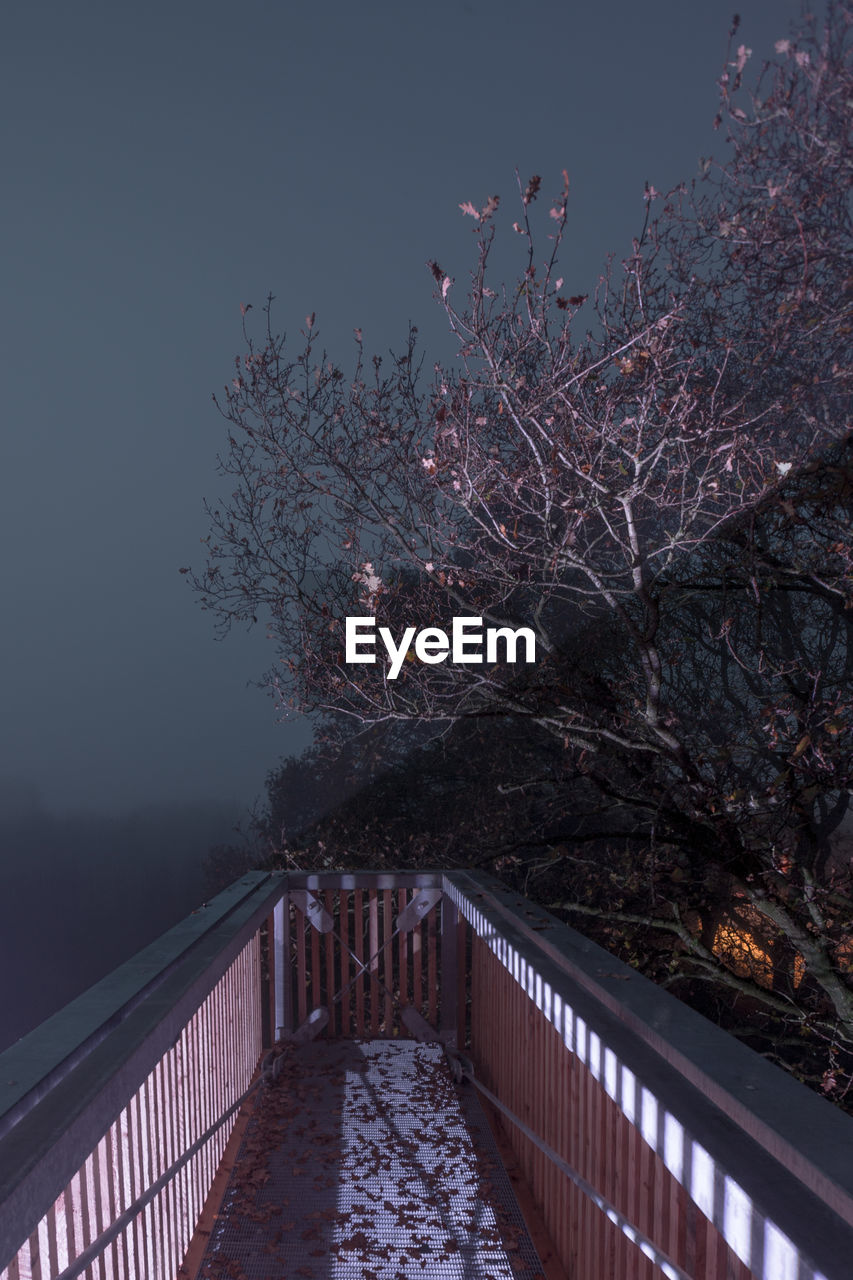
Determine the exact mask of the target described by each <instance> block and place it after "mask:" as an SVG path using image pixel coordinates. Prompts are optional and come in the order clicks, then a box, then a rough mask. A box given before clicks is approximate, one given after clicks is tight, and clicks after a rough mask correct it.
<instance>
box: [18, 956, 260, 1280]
mask: <svg viewBox="0 0 853 1280" xmlns="http://www.w3.org/2000/svg"><path fill="white" fill-rule="evenodd" d="M217 1007H218V1008H219V1009H220V1010H221V1009H223V1008H225V1007H228V1008H231V1009H236V1010H237V1012H236V1013H235V1016H234V1017H231V1018H228V1019H227V1020H223V1021H222V1023H221V1024H220V1026H221V1031H222V1035H221V1036H217V1035H215V1034H214V1026H215V1022H216V1013H215V1011H216V1009H217ZM260 1030H261V1021H260V944H259V937H258V934H257V933H255V935H254V936H253V937H251V938H250V940H249V942H248V943H246V944H245V946H244V947H243V948H242V950H241V951H239V952H238V954H237V955H236V957H235V958H234V960H233V961H232V962H231V964H230V966H229V967H228V968H227V969H226V970H225V972H224V973H223V974H222V977H221V978H220V980H219V982H218V983H217V984H216V986H214V987H213V989H212V990H211V991H210V993H209V994H208V996H207V997H206V999H205V1000H204V1001H203V1002H202V1004H201V1005H200V1006H199V1008H198V1009H197V1010H196V1012H195V1014H193V1015H192V1017H191V1018H190V1020H189V1022H188V1023H187V1024H186V1026H185V1027H184V1028H183V1030H182V1031H181V1033H180V1035H179V1037H178V1040H177V1041H176V1043H175V1044H174V1045H173V1046H172V1048H171V1049H170V1050H168V1051H167V1053H166V1054H165V1055H164V1057H163V1058H162V1059H161V1060H160V1061H159V1062H158V1063H156V1064H155V1065H154V1067H153V1069H152V1070H151V1072H150V1073H149V1075H148V1076H147V1077H146V1079H145V1080H143V1081H142V1083H141V1084H140V1086H139V1088H138V1089H137V1091H136V1092H135V1093H134V1094H133V1095H132V1097H131V1098H130V1099H129V1100H128V1102H127V1104H126V1106H125V1107H124V1109H123V1110H122V1112H121V1114H120V1115H119V1117H118V1118H117V1120H116V1121H115V1122H114V1123H113V1124H112V1125H111V1126H110V1127H109V1129H108V1131H107V1132H106V1133H105V1134H104V1135H103V1136H102V1137H101V1138H100V1139H99V1140H98V1142H97V1143H96V1144H95V1147H94V1148H93V1150H92V1151H91V1153H90V1154H89V1156H88V1157H87V1159H86V1160H85V1161H84V1163H83V1165H82V1167H81V1169H80V1170H78V1172H77V1173H75V1174H74V1175H73V1176H72V1178H71V1181H70V1182H69V1184H68V1187H67V1188H66V1189H65V1191H64V1192H62V1193H60V1195H59V1197H58V1198H57V1200H56V1201H55V1202H54V1204H52V1205H50V1206H49V1207H48V1209H47V1211H46V1213H45V1214H44V1216H43V1217H42V1219H41V1221H40V1222H39V1223H38V1225H37V1227H36V1228H35V1231H34V1233H33V1235H32V1236H31V1237H30V1239H29V1240H27V1241H25V1243H24V1244H23V1245H22V1246H21V1248H20V1249H19V1250H18V1252H17V1254H16V1255H15V1257H14V1258H13V1259H12V1260H11V1262H10V1263H9V1265H8V1266H7V1267H6V1268H5V1269H4V1270H3V1271H2V1272H0V1280H15V1278H16V1277H19V1278H20V1280H24V1277H27V1276H29V1275H31V1274H39V1268H41V1270H40V1274H41V1275H42V1276H46V1275H47V1274H50V1275H51V1276H60V1275H62V1276H66V1277H69V1278H70V1277H71V1276H77V1275H80V1274H82V1273H83V1272H84V1271H85V1270H86V1268H87V1267H91V1268H92V1271H91V1274H92V1276H93V1277H97V1280H173V1277H174V1276H175V1274H176V1273H177V1270H178V1267H179V1266H180V1264H181V1262H182V1261H183V1258H184V1256H185V1254H186V1251H187V1249H188V1247H189V1243H190V1238H191V1236H192V1232H193V1230H194V1228H195V1223H196V1221H197V1218H198V1216H199V1214H200V1213H201V1210H202V1207H203V1204H204V1200H205V1198H206V1196H207V1192H208V1190H209V1188H210V1184H211V1182H212V1181H213V1177H214V1175H215V1173H216V1169H217V1168H218V1165H219V1161H220V1158H221V1155H222V1151H223V1149H224V1146H225V1141H226V1139H227V1136H228V1132H230V1128H229V1122H230V1125H232V1126H233V1117H234V1116H235V1115H236V1110H237V1109H238V1107H239V1101H238V1102H237V1103H233V1104H231V1105H229V1107H228V1111H227V1114H226V1116H225V1117H224V1118H222V1119H221V1120H220V1121H219V1123H218V1124H217V1125H216V1126H215V1127H214V1128H213V1129H212V1130H211V1131H210V1132H208V1130H209V1129H210V1125H209V1124H208V1119H209V1118H210V1117H211V1116H212V1110H211V1107H212V1098H213V1089H212V1087H211V1085H210V1083H209V1081H210V1076H211V1074H213V1075H218V1076H221V1077H222V1079H221V1084H222V1091H223V1094H222V1097H223V1099H224V1100H225V1101H228V1099H233V1098H234V1089H235V1087H239V1086H240V1085H241V1082H243V1083H248V1080H249V1079H250V1077H251V1075H252V1074H253V1072H254V1069H255V1066H256V1063H257V1061H258V1058H259V1056H260V1052H261V1046H260ZM211 1051H214V1052H213V1057H210V1056H209V1055H210V1053H211ZM217 1062H218V1064H219V1069H218V1070H217V1069H216V1064H217ZM241 1092H242V1090H241ZM214 1118H215V1117H214ZM200 1133H201V1134H202V1137H201V1138H200V1139H199V1138H198V1136H197V1135H199V1134H200ZM164 1169H166V1170H168V1176H165V1177H164V1175H163V1171H164ZM93 1241H94V1242H96V1243H95V1244H93ZM46 1267H47V1268H49V1270H47V1269H46Z"/></svg>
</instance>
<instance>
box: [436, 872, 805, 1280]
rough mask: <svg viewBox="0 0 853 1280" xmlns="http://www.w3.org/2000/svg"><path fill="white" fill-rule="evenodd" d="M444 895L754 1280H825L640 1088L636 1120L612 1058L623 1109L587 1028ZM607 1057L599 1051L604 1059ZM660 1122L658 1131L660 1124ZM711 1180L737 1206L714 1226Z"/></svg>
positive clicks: (483, 925) (476, 915)
mask: <svg viewBox="0 0 853 1280" xmlns="http://www.w3.org/2000/svg"><path fill="white" fill-rule="evenodd" d="M445 892H446V893H447V895H448V897H449V898H450V899H451V901H452V902H453V903H454V905H455V906H456V909H457V910H458V911H459V912H460V913H461V914H462V915H463V916H464V917H465V918H466V919H467V920H468V922H469V924H470V925H471V927H472V928H473V930H474V932H475V933H476V934H477V936H478V937H479V938H481V939H482V941H483V942H485V943H486V945H487V946H488V947H489V950H490V951H491V952H492V953H493V954H494V955H495V956H496V957H497V959H498V960H499V961H500V962H501V964H502V965H503V967H504V968H505V969H506V970H507V972H508V973H509V974H511V975H512V976H513V977H514V978H515V980H516V982H518V984H519V985H520V986H521V988H522V990H524V991H525V992H526V993H527V994H528V995H529V996H530V998H531V999H532V1000H533V1001H534V1003H535V1004H536V1006H537V1008H538V1009H539V1010H540V1012H542V1014H543V1016H545V1017H547V1019H548V1021H549V1022H550V1023H551V1024H552V1026H554V1027H555V1029H556V1030H557V1031H558V1033H559V1034H560V1036H561V1038H562V1040H563V1043H564V1044H565V1046H566V1048H567V1049H568V1050H569V1051H570V1052H571V1053H574V1054H575V1055H576V1056H577V1057H578V1059H579V1060H580V1061H581V1062H582V1063H584V1065H585V1066H586V1067H587V1068H588V1070H589V1071H590V1074H591V1075H592V1076H593V1078H594V1079H596V1080H597V1081H598V1082H599V1083H600V1084H601V1085H602V1087H603V1088H604V1089H605V1091H606V1092H607V1094H608V1096H609V1097H610V1098H611V1099H612V1100H613V1102H615V1103H616V1105H617V1106H618V1107H619V1109H620V1110H621V1111H622V1113H623V1114H624V1115H625V1116H626V1118H627V1119H629V1120H630V1122H631V1123H632V1124H633V1125H634V1126H635V1127H638V1128H639V1130H640V1132H641V1133H642V1136H643V1138H644V1140H645V1141H646V1142H647V1143H648V1145H649V1146H650V1147H651V1149H652V1150H653V1151H654V1152H655V1153H656V1154H657V1155H658V1156H660V1158H661V1159H662V1161H663V1163H664V1164H665V1166H666V1168H667V1169H668V1170H669V1172H670V1173H671V1174H672V1176H673V1178H675V1180H676V1181H677V1182H678V1183H679V1184H680V1185H681V1186H683V1187H685V1190H686V1191H687V1192H688V1193H689V1195H690V1197H691V1199H692V1200H693V1201H694V1203H695V1204H696V1205H697V1206H698V1208H699V1209H700V1210H701V1211H702V1213H704V1215H705V1216H706V1217H707V1218H708V1220H709V1221H710V1222H713V1223H714V1225H715V1226H716V1228H717V1230H718V1231H719V1232H720V1234H721V1236H722V1237H723V1239H724V1240H725V1241H726V1243H727V1244H728V1245H729V1246H730V1247H731V1249H732V1251H733V1252H734V1253H735V1254H736V1255H737V1257H739V1258H740V1259H741V1261H742V1262H743V1263H744V1264H745V1265H746V1266H747V1267H749V1268H750V1269H751V1271H752V1272H753V1274H754V1275H756V1276H757V1277H759V1278H760V1280H789V1277H790V1280H827V1277H826V1276H825V1275H824V1274H823V1273H822V1272H820V1271H818V1270H816V1269H814V1268H813V1267H812V1266H810V1265H809V1263H808V1262H807V1260H806V1259H805V1258H803V1257H802V1256H801V1254H800V1251H799V1250H798V1249H797V1247H796V1245H795V1244H794V1242H793V1241H792V1240H791V1239H790V1238H789V1237H788V1236H787V1235H786V1234H785V1233H784V1232H783V1231H782V1230H781V1228H780V1227H779V1226H778V1225H777V1224H776V1223H775V1222H773V1221H772V1219H770V1218H769V1217H768V1216H767V1215H766V1214H764V1213H763V1212H762V1211H761V1209H760V1208H759V1206H757V1205H756V1204H755V1202H754V1201H753V1200H752V1198H751V1197H750V1196H749V1194H748V1193H747V1192H746V1190H745V1189H744V1188H743V1187H741V1186H740V1185H739V1183H737V1182H736V1181H735V1180H734V1179H733V1178H732V1177H731V1176H730V1175H729V1174H727V1172H726V1170H725V1169H723V1168H722V1167H721V1166H718V1165H717V1164H716V1162H715V1161H714V1160H713V1158H712V1156H711V1155H710V1153H709V1152H708V1151H706V1149H705V1148H704V1147H703V1146H702V1144H701V1143H699V1142H698V1141H696V1140H695V1139H693V1138H690V1137H689V1135H688V1134H687V1132H686V1131H685V1130H684V1128H683V1126H682V1124H681V1122H680V1121H679V1120H678V1119H677V1117H675V1116H674V1115H672V1114H671V1113H670V1112H669V1111H667V1109H666V1107H665V1106H663V1104H662V1103H661V1101H660V1099H658V1098H657V1097H656V1095H655V1094H654V1093H653V1091H652V1090H651V1089H650V1088H648V1086H646V1085H642V1086H639V1093H640V1105H639V1115H637V1112H636V1101H635V1099H636V1093H637V1089H638V1085H639V1082H637V1081H636V1078H635V1076H634V1075H633V1073H632V1072H630V1070H629V1068H628V1067H627V1065H626V1064H624V1063H622V1062H619V1060H618V1058H616V1055H615V1053H614V1060H615V1061H616V1062H618V1065H619V1068H620V1070H619V1072H618V1074H619V1075H622V1076H623V1077H624V1076H625V1074H626V1073H627V1077H628V1078H630V1081H631V1089H632V1091H633V1098H632V1100H631V1102H630V1104H629V1105H628V1106H626V1105H624V1102H623V1099H624V1097H625V1090H624V1088H623V1089H620V1088H619V1087H618V1085H617V1082H616V1077H615V1075H614V1072H613V1071H610V1072H605V1071H603V1070H602V1044H601V1040H600V1038H599V1036H598V1035H597V1034H596V1033H595V1032H592V1031H591V1030H589V1029H588V1028H587V1027H586V1024H585V1022H584V1020H583V1018H581V1017H580V1016H579V1015H577V1014H576V1013H575V1012H574V1011H573V1010H572V1009H571V1007H570V1006H569V1005H568V1004H567V1003H566V1002H565V1000H561V1001H560V1002H559V1005H558V1003H557V1002H556V1001H555V1000H554V999H553V998H552V992H551V987H550V984H549V983H547V981H545V980H544V979H543V978H541V976H540V975H539V974H538V972H537V973H534V971H533V966H532V964H531V962H530V960H529V959H528V958H527V957H526V956H522V955H521V954H519V952H518V951H517V949H516V948H515V947H513V946H512V944H511V943H510V942H509V940H508V939H507V938H506V937H504V936H503V935H501V934H500V933H498V932H497V931H496V929H495V927H494V925H492V924H491V922H489V921H488V920H487V919H486V917H485V916H484V915H483V913H482V912H481V911H479V910H478V909H477V907H476V905H475V903H474V901H473V900H472V899H471V898H470V897H469V896H468V895H467V894H466V893H465V891H464V890H462V889H461V888H460V887H459V886H458V885H456V884H455V883H454V882H453V881H452V880H451V879H449V878H448V879H446V880H445ZM534 945H535V944H534ZM558 1008H559V1014H558V1013H557V1009H558ZM587 1032H588V1034H587ZM606 1052H607V1050H606V1049H605V1054H606ZM661 1118H662V1120H663V1124H662V1125H661V1124H660V1123H659V1121H660V1119H661ZM668 1125H677V1126H678V1129H679V1130H680V1131H681V1133H682V1141H681V1144H680V1145H677V1144H672V1143H667V1142H666V1140H665V1139H664V1141H663V1142H662V1141H661V1140H660V1134H661V1132H663V1134H664V1135H665V1134H666V1133H667V1126H668ZM685 1156H687V1157H689V1158H688V1159H687V1161H686V1163H687V1165H688V1166H689V1169H690V1176H689V1181H688V1180H687V1179H686V1177H685ZM718 1172H719V1175H720V1177H721V1178H722V1179H723V1180H724V1185H726V1186H727V1187H728V1188H729V1196H730V1197H731V1203H732V1205H735V1204H736V1206H737V1208H736V1209H734V1208H733V1209H731V1210H730V1211H729V1212H728V1213H726V1211H725V1207H724V1209H723V1214H722V1217H721V1218H720V1215H717V1218H715V1216H714V1209H715V1203H714V1187H715V1178H716V1176H717V1173H718ZM756 1227H757V1228H758V1232H757V1233H756V1231H755V1228H756ZM756 1234H758V1235H759V1236H760V1239H761V1240H762V1241H763V1246H762V1256H761V1257H757V1256H755V1254H754V1248H753V1241H754V1239H755V1235H756Z"/></svg>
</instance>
